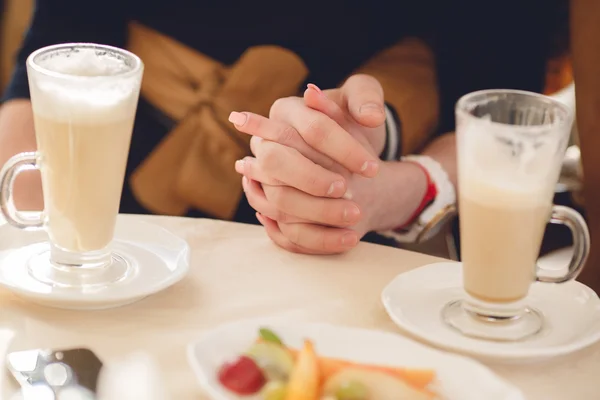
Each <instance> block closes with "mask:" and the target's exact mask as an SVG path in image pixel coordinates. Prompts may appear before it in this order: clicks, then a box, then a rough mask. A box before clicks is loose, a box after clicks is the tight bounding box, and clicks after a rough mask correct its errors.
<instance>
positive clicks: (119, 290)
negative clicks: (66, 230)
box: [0, 215, 190, 310]
mask: <svg viewBox="0 0 600 400" xmlns="http://www.w3.org/2000/svg"><path fill="white" fill-rule="evenodd" d="M47 241H48V236H47V234H46V233H45V232H43V231H23V230H20V229H17V228H14V227H12V226H10V225H8V224H4V225H1V226H0V286H3V287H5V288H7V289H9V290H11V291H12V292H14V293H15V294H17V295H18V296H20V297H22V298H25V299H27V300H29V301H32V302H35V303H38V304H41V305H45V306H49V307H56V308H67V309H77V310H90V309H106V308H113V307H118V306H122V305H125V304H130V303H133V302H136V301H138V300H141V299H143V298H144V297H147V296H149V295H151V294H153V293H157V292H159V291H161V290H163V289H166V288H167V287H169V286H171V285H173V284H175V283H176V282H178V281H180V280H181V279H182V278H183V277H184V276H185V274H186V273H187V271H188V269H189V257H190V251H189V246H188V244H187V243H186V241H185V240H183V239H181V238H179V237H178V236H176V235H174V234H172V233H171V232H169V231H167V230H166V229H163V228H161V227H159V226H157V225H153V224H149V223H146V222H143V221H140V220H139V219H138V218H136V217H135V216H133V215H119V216H118V218H117V225H116V230H115V239H114V241H113V244H112V246H113V248H114V250H115V251H117V252H118V253H120V254H122V255H125V256H127V258H128V259H129V260H130V261H131V262H132V266H133V268H132V272H131V273H130V274H129V275H128V276H127V277H126V278H124V279H122V280H121V281H119V282H117V283H114V284H110V285H104V286H99V287H91V288H90V287H87V288H83V289H81V288H68V287H58V286H51V285H47V284H44V283H42V282H40V281H38V280H36V279H34V278H33V277H32V276H31V275H30V274H29V272H28V268H27V266H26V265H23V264H20V263H15V262H14V260H15V259H17V260H22V259H23V257H15V255H16V254H19V253H22V252H23V251H32V252H33V251H43V250H44V249H45V248H46V247H49V245H48V242H47ZM34 254H35V253H34Z"/></svg>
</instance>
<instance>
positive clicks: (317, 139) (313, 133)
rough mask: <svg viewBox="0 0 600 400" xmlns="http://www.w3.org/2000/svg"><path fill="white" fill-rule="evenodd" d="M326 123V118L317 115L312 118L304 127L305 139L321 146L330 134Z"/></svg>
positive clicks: (313, 144) (315, 145) (312, 144)
mask: <svg viewBox="0 0 600 400" xmlns="http://www.w3.org/2000/svg"><path fill="white" fill-rule="evenodd" d="M326 125H327V124H326V123H325V120H324V118H320V117H317V118H314V119H312V120H310V121H309V122H308V124H307V125H306V128H305V129H304V134H303V136H304V140H306V142H307V143H309V144H310V145H311V146H313V147H319V145H321V144H322V143H323V142H324V141H325V140H326V139H327V136H328V134H329V130H328V129H327V126H326Z"/></svg>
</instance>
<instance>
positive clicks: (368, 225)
mask: <svg viewBox="0 0 600 400" xmlns="http://www.w3.org/2000/svg"><path fill="white" fill-rule="evenodd" d="M383 104H384V103H383V91H382V90H381V87H380V86H379V83H378V82H377V81H376V80H375V79H373V78H371V77H367V76H364V75H357V76H355V77H352V78H350V79H349V80H348V82H347V83H346V84H345V85H344V86H343V87H342V88H340V89H335V90H330V91H326V92H321V91H320V90H319V89H318V88H317V87H316V86H314V85H309V88H308V89H307V90H306V92H305V94H304V98H297V97H290V98H286V99H281V100H279V101H277V102H276V103H275V104H274V105H273V107H272V109H271V113H270V117H271V118H270V119H267V118H264V117H261V116H258V115H255V114H251V113H232V115H231V118H230V120H231V121H232V122H233V123H234V124H235V126H236V128H237V129H238V130H240V131H242V132H246V133H248V134H251V135H254V137H253V138H252V140H251V147H252V152H253V154H254V155H255V158H253V157H247V158H245V159H244V160H240V161H238V162H237V163H236V170H237V171H238V172H239V173H240V174H243V175H244V178H243V185H244V190H245V192H246V196H247V198H248V201H249V203H250V205H251V206H252V207H253V208H254V209H255V210H257V212H258V218H259V220H260V222H261V223H262V224H263V225H264V226H265V228H266V230H267V233H268V234H269V236H270V237H271V239H272V240H273V241H275V242H276V243H277V244H278V245H280V246H281V247H284V248H286V249H288V250H290V251H294V252H302V253H310V254H331V253H340V252H344V251H347V250H349V249H351V248H353V247H354V246H356V244H357V243H358V242H359V240H360V238H361V237H362V236H363V235H364V234H365V233H367V232H368V231H369V230H371V229H373V228H374V226H376V224H379V223H380V222H379V221H378V219H380V216H379V215H378V213H377V208H378V204H379V198H378V197H379V195H380V194H381V190H380V189H378V185H379V186H381V179H378V178H374V177H375V176H376V175H378V171H379V169H380V166H384V164H381V165H380V163H379V162H378V157H377V154H378V153H379V152H380V151H381V149H382V148H383V144H384V142H385V127H384V122H385V113H384V111H383V110H384V108H383V107H384V105H383ZM374 146H378V147H379V148H378V149H375V148H374ZM407 168H409V169H410V168H411V167H410V166H409V167H407ZM413 172H415V171H413ZM416 173H417V174H418V173H419V171H418V170H417V171H416ZM383 175H384V176H388V177H389V173H384V174H383ZM409 211H410V210H409ZM400 214H402V213H400Z"/></svg>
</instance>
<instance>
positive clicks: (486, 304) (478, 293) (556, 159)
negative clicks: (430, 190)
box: [442, 90, 590, 341]
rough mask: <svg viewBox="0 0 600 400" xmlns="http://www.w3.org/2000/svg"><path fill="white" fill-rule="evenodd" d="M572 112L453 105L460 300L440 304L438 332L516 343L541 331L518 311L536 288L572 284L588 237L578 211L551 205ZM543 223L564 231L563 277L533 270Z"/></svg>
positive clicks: (517, 94)
mask: <svg viewBox="0 0 600 400" xmlns="http://www.w3.org/2000/svg"><path fill="white" fill-rule="evenodd" d="M572 122H573V112H572V111H571V109H570V108H568V107H567V106H566V105H564V104H562V103H560V102H558V101H556V100H554V99H551V98H549V97H546V96H543V95H540V94H535V93H529V92H523V91H516V90H486V91H480V92H475V93H471V94H468V95H466V96H464V97H462V98H461V99H460V100H459V101H458V103H457V106H456V124H457V125H456V135H457V152H458V154H457V155H458V186H459V218H460V239H461V261H462V265H463V287H464V291H465V295H464V298H462V299H457V300H456V301H453V302H451V303H449V304H447V305H446V307H445V308H444V309H443V311H442V318H443V319H444V321H445V323H446V324H448V325H449V326H451V327H453V328H454V329H456V330H457V331H459V332H460V333H462V334H464V335H467V336H471V337H476V338H480V339H487V340H495V341H517V340H522V339H525V338H528V337H531V336H532V335H536V334H538V333H539V332H541V331H542V330H543V327H544V316H543V315H542V314H541V313H540V312H539V311H538V310H536V309H534V308H531V307H529V306H528V305H527V295H528V292H529V288H530V286H531V285H532V284H533V283H534V282H535V281H537V282H542V284H544V283H553V284H560V283H564V282H568V281H570V280H573V279H575V278H576V277H577V276H578V274H579V273H580V272H581V269H582V268H583V267H584V265H585V261H586V259H587V257H588V253H589V248H590V237H589V233H588V228H587V226H586V223H585V221H584V219H583V217H582V216H581V215H580V214H579V213H577V211H575V210H573V209H570V208H567V207H563V206H556V205H553V204H552V201H553V197H554V190H555V187H556V184H557V181H558V178H559V173H560V169H561V165H562V160H563V158H564V155H565V150H566V146H567V144H568V141H569V136H570V131H571V126H572ZM548 223H552V224H562V225H565V226H567V227H568V228H569V229H570V230H571V232H572V235H573V250H574V253H573V258H572V260H571V262H570V264H569V265H568V270H567V271H566V272H565V274H564V275H563V276H559V277H556V276H550V275H547V274H545V273H544V271H543V270H542V269H541V268H539V267H538V266H537V258H538V255H539V251H540V246H541V242H542V239H543V236H544V231H545V228H546V225H547V224H548Z"/></svg>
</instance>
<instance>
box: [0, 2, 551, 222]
mask: <svg viewBox="0 0 600 400" xmlns="http://www.w3.org/2000/svg"><path fill="white" fill-rule="evenodd" d="M277 3H278V4H277V5H275V6H272V4H275V2H261V1H253V2H217V1H215V2H204V1H193V0H169V1H162V0H161V1H158V0H119V1H117V0H103V1H82V0H38V1H37V5H36V8H35V14H34V17H33V21H32V25H31V27H30V29H29V31H28V32H27V35H26V37H25V40H24V44H23V47H22V49H21V51H20V52H19V54H18V57H17V65H16V71H15V73H14V76H13V79H12V81H11V83H10V85H9V87H8V89H7V91H6V93H5V97H4V100H8V99H14V98H27V97H29V88H28V83H27V73H26V67H25V60H26V58H27V56H28V55H29V54H30V53H31V52H32V51H34V50H36V49H38V48H40V47H43V46H47V45H51V44H56V43H61V42H62V43H64V42H94V43H103V44H109V45H113V46H117V47H126V45H127V24H128V22H130V21H138V22H140V23H142V24H144V25H146V26H148V27H151V28H153V29H155V30H158V31H160V32H161V33H163V34H166V35H168V36H171V37H172V38H174V39H176V40H178V41H180V42H182V43H184V44H186V45H187V46H190V47H192V48H194V49H197V50H198V51H200V52H202V53H204V54H206V55H208V56H210V57H213V58H214V59H216V60H218V61H220V62H222V63H225V64H230V63H233V62H234V61H235V60H237V59H238V57H239V56H240V55H241V54H242V53H243V52H244V51H245V50H246V49H247V48H249V47H252V46H256V45H261V44H274V45H280V46H283V47H286V48H289V49H291V50H293V51H294V52H295V53H296V54H298V55H299V56H300V57H302V59H303V60H304V62H305V64H306V65H307V67H308V69H309V71H310V77H309V80H310V81H311V82H315V83H316V84H318V85H319V86H321V87H324V88H329V87H335V86H337V85H339V84H340V83H341V82H342V81H343V80H344V78H345V77H347V76H348V75H349V74H351V73H352V71H353V70H355V69H356V68H357V67H359V66H360V65H361V64H362V63H364V62H365V61H366V60H367V59H369V58H370V57H371V56H373V55H374V54H375V53H376V52H378V51H379V50H381V49H383V48H385V47H387V46H389V45H391V44H393V43H395V42H397V41H398V40H400V39H401V38H403V37H406V36H414V35H423V36H424V37H427V38H428V39H429V40H431V42H432V45H433V47H434V50H435V53H436V56H437V58H436V59H437V66H438V81H439V82H438V83H439V87H440V94H441V96H440V106H441V121H440V131H441V132H443V131H448V130H452V129H453V128H454V111H453V109H454V103H455V102H456V100H457V99H458V97H460V96H461V95H463V94H465V93H467V92H469V91H473V90H477V89H485V88H494V87H503V88H516V89H524V90H532V91H540V90H541V89H542V83H543V77H544V62H545V55H546V53H547V46H546V42H547V29H540V27H545V26H546V25H548V24H547V23H546V21H545V20H544V18H545V17H544V13H541V14H540V12H539V10H540V6H541V7H543V5H544V4H547V3H546V2H544V1H541V0H536V1H525V2H522V1H516V0H515V1H505V2H502V4H503V5H504V7H503V8H500V9H497V10H494V12H491V11H490V10H488V8H487V7H488V6H489V4H490V3H489V2H485V1H467V2H452V1H447V0H446V1H439V2H438V1H433V0H430V1H425V0H423V1H404V2H403V1H389V0H374V1H370V2H354V1H340V0H320V1H310V0H304V1H289V2H277ZM513 3H514V4H513ZM522 3H525V4H522ZM460 4H462V6H460ZM498 4H500V3H498ZM510 4H513V6H512V7H511V6H510ZM465 5H468V7H466V6H465ZM495 8H497V7H495ZM536 27H537V28H536ZM299 89H300V88H299ZM384 89H385V88H384ZM142 132H143V134H142ZM167 132H168V128H166V127H165V126H164V124H162V123H160V122H159V121H158V120H157V118H156V115H155V114H154V113H153V112H152V107H151V106H150V105H149V104H148V103H146V102H145V101H144V100H143V99H142V100H141V102H140V107H139V110H138V114H137V117H136V123H135V128H134V133H133V138H132V145H131V151H130V157H129V160H128V165H127V176H126V179H125V185H124V188H123V197H122V201H121V212H125V213H146V212H147V211H146V210H145V209H144V208H143V207H142V206H141V205H140V204H139V203H138V202H137V201H136V200H135V198H134V196H133V194H132V192H131V189H130V188H129V184H128V181H129V175H130V174H131V172H132V171H133V170H135V168H136V167H137V165H138V164H139V163H140V162H141V161H142V160H143V159H144V158H145V157H146V155H147V154H148V153H149V152H150V151H151V150H152V148H154V146H156V145H157V144H158V142H159V141H160V140H161V139H162V138H163V137H164V135H165V134H166V133H167ZM189 216H205V215H204V214H203V213H201V212H200V211H193V212H191V213H190V214H189ZM235 219H236V220H238V221H242V222H254V212H253V211H252V210H251V209H250V207H249V206H248V205H247V203H246V201H245V199H244V200H242V202H241V204H240V208H239V210H238V213H237V215H236V217H235Z"/></svg>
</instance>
